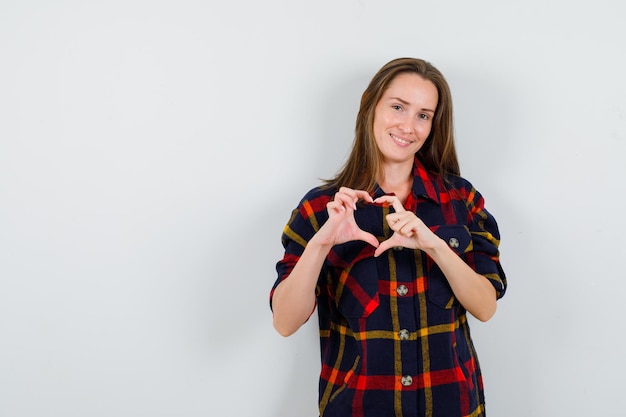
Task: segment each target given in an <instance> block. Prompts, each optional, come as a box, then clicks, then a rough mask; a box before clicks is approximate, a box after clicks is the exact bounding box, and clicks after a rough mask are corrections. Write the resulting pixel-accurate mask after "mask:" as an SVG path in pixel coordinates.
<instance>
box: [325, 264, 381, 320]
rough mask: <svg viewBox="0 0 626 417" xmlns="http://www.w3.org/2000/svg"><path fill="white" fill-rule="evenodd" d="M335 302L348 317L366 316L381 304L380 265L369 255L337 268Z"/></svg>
mask: <svg viewBox="0 0 626 417" xmlns="http://www.w3.org/2000/svg"><path fill="white" fill-rule="evenodd" d="M336 272H337V274H338V277H337V284H336V289H335V303H336V305H337V308H338V309H339V311H340V312H341V313H342V314H343V315H344V316H345V317H346V318H364V317H367V316H369V315H370V314H372V312H373V311H374V310H376V308H378V306H379V304H380V299H379V293H378V266H377V262H376V259H375V258H373V257H368V258H365V259H361V260H359V261H358V262H356V263H354V264H352V265H350V266H348V267H346V268H343V269H341V270H336Z"/></svg>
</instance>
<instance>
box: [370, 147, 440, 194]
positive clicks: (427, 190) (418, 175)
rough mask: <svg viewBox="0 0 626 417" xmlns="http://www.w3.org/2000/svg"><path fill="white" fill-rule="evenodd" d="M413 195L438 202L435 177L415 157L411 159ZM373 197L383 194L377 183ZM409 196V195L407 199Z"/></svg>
mask: <svg viewBox="0 0 626 417" xmlns="http://www.w3.org/2000/svg"><path fill="white" fill-rule="evenodd" d="M412 192H413V197H414V198H419V197H422V198H427V199H429V200H432V201H434V202H435V203H437V204H440V203H441V202H440V201H439V193H438V192H437V185H436V178H435V177H434V176H433V175H432V174H429V173H428V171H427V170H426V167H425V166H424V164H422V162H421V161H420V160H419V159H418V158H417V157H415V159H414V161H413V188H412ZM373 194H374V195H373V196H372V197H373V198H375V199H376V198H378V197H381V196H383V195H385V192H384V191H383V190H382V189H381V188H380V186H379V185H378V184H375V185H374V192H373ZM410 198H411V196H409V199H410Z"/></svg>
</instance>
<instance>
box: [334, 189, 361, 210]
mask: <svg viewBox="0 0 626 417" xmlns="http://www.w3.org/2000/svg"><path fill="white" fill-rule="evenodd" d="M357 200H358V199H357V198H356V196H351V195H349V194H346V193H337V194H335V201H336V202H338V203H339V204H342V205H343V206H345V207H350V208H351V209H352V210H356V202H357Z"/></svg>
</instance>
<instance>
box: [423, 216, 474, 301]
mask: <svg viewBox="0 0 626 417" xmlns="http://www.w3.org/2000/svg"><path fill="white" fill-rule="evenodd" d="M433 231H434V232H435V234H436V235H437V236H439V237H440V238H441V239H443V240H444V241H445V242H446V243H447V244H448V246H449V247H450V248H451V249H452V250H453V251H454V252H456V254H457V255H459V256H460V257H461V258H463V257H464V254H465V253H466V252H469V251H470V250H472V236H471V235H470V233H469V230H468V229H467V227H465V226H461V225H444V226H439V227H437V228H433ZM427 296H428V300H429V301H430V302H432V303H433V304H435V305H437V306H438V307H440V308H443V309H450V308H452V307H453V306H454V304H455V303H456V297H454V294H453V293H452V289H451V288H450V284H448V280H447V279H446V277H445V275H444V274H443V272H442V271H441V269H440V268H439V266H437V264H436V263H434V262H433V261H432V260H430V263H429V265H428V289H427Z"/></svg>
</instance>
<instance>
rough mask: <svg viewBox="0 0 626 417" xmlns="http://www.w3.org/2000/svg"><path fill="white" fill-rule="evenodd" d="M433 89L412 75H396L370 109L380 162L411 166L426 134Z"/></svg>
mask: <svg viewBox="0 0 626 417" xmlns="http://www.w3.org/2000/svg"><path fill="white" fill-rule="evenodd" d="M438 100H439V94H438V93H437V87H435V85H434V84H433V83H432V82H431V81H428V80H425V79H424V78H422V77H420V76H419V75H417V74H414V73H402V74H399V75H397V76H396V77H395V78H394V79H393V80H392V81H391V83H390V84H389V86H388V87H387V90H385V92H384V93H383V95H382V97H381V98H380V101H379V102H378V104H376V108H375V110H374V126H373V129H374V138H375V140H376V145H377V146H378V149H379V150H380V152H381V153H382V154H383V163H402V162H405V163H408V162H409V161H410V163H411V164H412V163H413V157H414V155H415V153H416V152H417V151H418V150H419V149H420V148H421V147H422V145H423V144H424V142H425V141H426V138H428V135H429V134H430V129H431V127H432V121H433V118H434V116H435V109H436V108H437V101H438Z"/></svg>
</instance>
